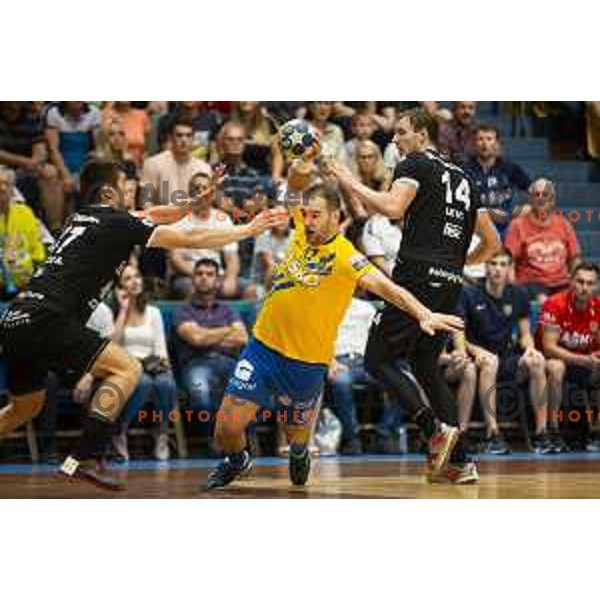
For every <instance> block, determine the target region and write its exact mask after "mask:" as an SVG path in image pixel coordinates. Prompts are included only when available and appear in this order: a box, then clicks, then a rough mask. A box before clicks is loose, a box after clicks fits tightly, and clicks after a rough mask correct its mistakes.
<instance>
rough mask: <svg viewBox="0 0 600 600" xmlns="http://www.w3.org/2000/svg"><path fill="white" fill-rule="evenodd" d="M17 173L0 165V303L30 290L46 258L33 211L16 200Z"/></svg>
mask: <svg viewBox="0 0 600 600" xmlns="http://www.w3.org/2000/svg"><path fill="white" fill-rule="evenodd" d="M14 184H15V173H14V171H12V170H11V169H8V168H6V167H4V166H2V165H0V301H7V300H10V299H11V298H13V297H14V296H16V295H17V293H18V292H20V291H23V290H25V289H26V288H27V285H28V283H29V280H30V279H31V275H32V274H33V270H34V269H35V267H36V266H37V265H38V264H40V263H42V262H43V261H44V259H45V258H46V250H45V248H44V245H43V244H42V239H41V232H40V227H39V225H38V221H37V219H36V218H35V215H34V214H33V212H32V211H31V209H30V208H29V207H28V206H26V205H25V204H23V203H22V202H16V201H15V200H14V194H13V190H14Z"/></svg>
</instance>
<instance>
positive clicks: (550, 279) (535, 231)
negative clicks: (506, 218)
mask: <svg viewBox="0 0 600 600" xmlns="http://www.w3.org/2000/svg"><path fill="white" fill-rule="evenodd" d="M529 203H530V205H531V211H530V212H528V213H527V214H524V215H521V216H519V217H517V218H516V219H514V220H513V221H512V222H511V224H510V226H509V227H508V231H507V232H506V238H505V241H504V244H505V246H506V249H507V250H508V251H509V252H510V254H511V255H512V257H513V260H514V262H515V270H516V280H517V283H519V284H520V285H524V286H526V287H527V288H528V291H529V294H530V296H532V297H536V296H542V297H544V296H547V295H550V294H554V293H556V292H559V291H562V290H564V289H565V288H567V287H568V286H569V269H570V267H572V265H573V264H575V262H577V260H579V255H580V254H581V251H580V247H579V242H578V241H577V236H576V235H575V230H574V229H573V226H572V225H571V223H570V222H569V221H568V219H567V218H566V217H564V216H563V215H561V214H558V213H556V212H555V210H554V209H555V206H556V191H555V187H554V184H553V183H552V182H551V181H549V180H548V179H538V180H537V181H535V182H534V183H533V184H532V186H531V188H530V191H529Z"/></svg>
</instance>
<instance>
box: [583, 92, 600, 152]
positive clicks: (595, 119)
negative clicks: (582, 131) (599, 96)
mask: <svg viewBox="0 0 600 600" xmlns="http://www.w3.org/2000/svg"><path fill="white" fill-rule="evenodd" d="M585 104H586V115H585V116H586V138H587V154H588V156H589V157H590V158H592V159H594V160H595V161H600V102H599V101H597V100H596V101H594V102H586V103H585Z"/></svg>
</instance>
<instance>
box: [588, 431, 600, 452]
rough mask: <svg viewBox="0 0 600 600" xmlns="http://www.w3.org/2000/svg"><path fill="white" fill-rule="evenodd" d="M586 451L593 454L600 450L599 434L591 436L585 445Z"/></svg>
mask: <svg viewBox="0 0 600 600" xmlns="http://www.w3.org/2000/svg"><path fill="white" fill-rule="evenodd" d="M585 451H586V452H590V453H593V454H597V453H598V452H600V437H599V436H598V435H594V436H590V438H589V439H588V441H587V444H586V445H585Z"/></svg>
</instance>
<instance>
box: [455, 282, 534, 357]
mask: <svg viewBox="0 0 600 600" xmlns="http://www.w3.org/2000/svg"><path fill="white" fill-rule="evenodd" d="M457 310H458V314H460V316H461V317H462V318H463V319H464V321H465V335H466V337H467V341H469V342H470V343H472V344H476V345H477V346H481V347H482V348H485V349H486V350H489V351H490V352H493V353H494V354H498V355H506V354H510V353H512V352H515V351H517V349H518V341H519V321H520V320H521V319H528V318H529V299H528V297H527V293H526V292H525V290H523V289H522V288H520V287H517V286H515V285H508V286H506V289H505V290H504V294H503V295H502V298H494V297H493V296H490V294H488V292H487V290H486V288H485V283H483V284H481V285H478V286H473V287H468V288H464V289H463V291H462V292H461V295H460V299H459V301H458V307H457Z"/></svg>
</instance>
